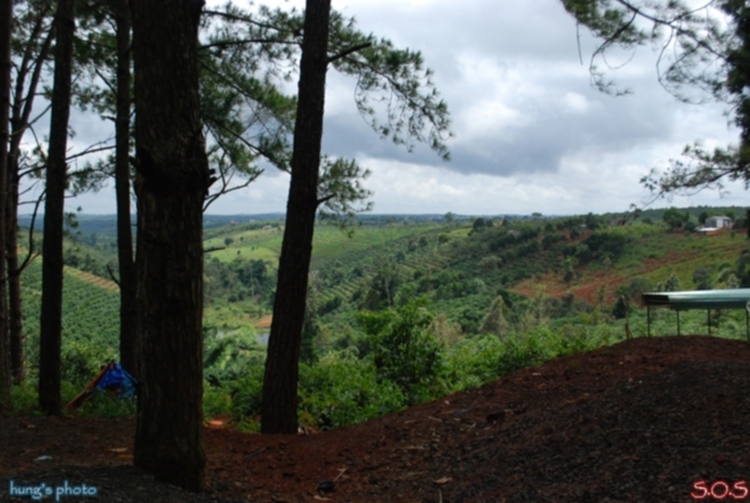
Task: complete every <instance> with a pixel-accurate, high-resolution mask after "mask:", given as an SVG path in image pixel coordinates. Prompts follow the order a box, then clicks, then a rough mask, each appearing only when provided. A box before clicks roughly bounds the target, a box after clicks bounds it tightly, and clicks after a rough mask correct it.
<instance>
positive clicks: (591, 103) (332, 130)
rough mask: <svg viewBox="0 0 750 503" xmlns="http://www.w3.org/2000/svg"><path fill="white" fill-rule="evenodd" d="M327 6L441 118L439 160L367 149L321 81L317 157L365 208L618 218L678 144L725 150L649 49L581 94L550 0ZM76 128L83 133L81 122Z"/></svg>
mask: <svg viewBox="0 0 750 503" xmlns="http://www.w3.org/2000/svg"><path fill="white" fill-rule="evenodd" d="M270 3H273V2H270ZM276 3H278V4H279V5H282V6H290V5H301V4H302V3H303V2H300V1H296V2H295V1H286V2H285V1H278V2H276ZM333 5H334V8H335V9H337V10H340V11H342V12H343V13H344V14H346V15H348V16H354V17H355V18H356V20H357V22H358V26H359V27H360V29H362V30H363V31H365V32H372V33H374V34H376V35H378V36H382V37H387V38H390V39H391V40H392V41H393V42H394V43H395V45H396V46H400V47H409V48H412V49H416V50H420V51H421V52H422V53H423V55H424V59H425V61H426V63H427V65H428V66H429V67H430V68H432V69H433V70H434V71H435V77H434V81H435V83H436V85H437V87H438V89H439V91H440V93H441V95H442V97H443V98H444V99H445V100H446V102H447V103H448V106H449V109H450V112H451V116H452V128H451V129H452V131H453V133H454V135H455V136H454V138H452V139H451V140H450V141H449V142H448V145H449V148H450V150H451V161H449V162H444V161H442V160H440V158H439V157H438V156H437V155H435V154H434V153H432V152H431V151H429V149H427V148H424V147H423V148H417V149H416V150H415V151H414V152H412V153H409V152H406V151H405V150H404V149H402V148H399V147H396V146H393V145H391V144H389V143H387V142H386V141H384V140H380V139H379V138H378V137H377V135H376V134H375V133H373V132H372V130H370V129H369V127H368V126H367V124H366V123H365V122H364V120H363V119H362V118H361V117H360V116H359V115H358V114H357V112H356V109H355V108H354V102H353V98H352V95H353V87H354V82H353V81H352V80H350V79H347V78H344V77H342V76H339V75H336V74H335V72H334V71H331V72H329V75H328V88H327V94H326V117H325V133H324V151H325V152H326V153H328V154H330V155H332V156H348V157H355V158H357V159H358V160H359V161H360V163H361V164H362V165H363V166H365V167H368V168H369V169H370V170H371V171H372V176H371V177H370V178H369V179H368V180H367V182H366V185H367V187H368V188H369V189H370V190H372V191H373V192H374V196H373V201H374V203H375V206H374V212H375V213H445V212H448V211H452V212H454V213H458V214H467V215H503V214H511V213H514V214H517V213H520V214H529V213H532V212H541V213H543V214H546V215H553V214H554V215H562V214H566V215H567V214H583V213H588V212H594V213H603V212H610V211H615V212H616V211H625V210H627V209H628V208H629V206H630V205H631V204H633V203H635V204H642V203H643V202H644V201H646V200H647V199H648V198H649V194H648V192H647V191H646V190H645V189H644V188H643V187H642V186H641V185H640V184H639V179H640V178H641V177H642V176H644V175H645V174H647V173H648V172H649V171H650V170H651V169H652V168H660V169H663V168H664V167H666V166H667V165H668V161H669V159H673V158H677V157H678V156H679V155H680V153H681V151H682V149H683V147H684V146H685V145H686V144H688V143H692V142H694V141H696V140H699V141H701V142H702V143H703V144H704V145H706V146H714V145H726V144H727V143H730V142H734V141H736V138H737V131H736V130H734V129H733V128H731V127H730V126H729V125H728V122H727V118H726V117H725V116H724V115H723V114H722V111H723V108H722V107H721V106H718V105H686V104H681V103H679V102H677V100H675V99H674V98H673V97H672V96H671V95H669V94H668V93H667V92H666V91H665V90H664V89H662V88H661V87H660V86H659V84H658V82H657V80H656V73H655V69H654V64H655V54H654V53H653V52H652V50H651V49H650V48H641V49H639V50H638V51H637V52H636V53H635V54H634V55H632V56H633V57H632V60H630V61H629V63H628V64H627V65H625V66H623V67H622V68H621V69H619V70H618V71H614V72H611V73H610V76H611V77H612V78H613V79H614V80H616V82H617V84H618V85H619V86H621V87H623V88H628V89H630V90H631V91H632V94H631V95H628V96H624V97H618V98H613V97H610V96H608V95H604V94H602V93H600V92H599V91H598V90H596V89H595V88H593V87H592V85H591V79H590V76H589V71H588V60H589V57H590V55H591V53H592V51H593V49H594V48H595V44H594V41H593V40H591V39H590V37H588V36H587V35H586V33H584V32H583V31H582V32H581V35H582V38H581V51H582V56H583V61H584V64H581V61H580V59H579V49H578V44H577V35H576V26H575V23H574V21H573V19H572V18H571V17H570V16H569V15H568V14H566V12H565V11H564V10H563V8H562V5H561V3H560V1H559V0H524V1H510V0H333ZM630 56H631V55H628V56H627V57H628V58H629V57H630ZM622 58H623V59H622V61H618V60H617V57H615V58H614V60H613V61H611V63H612V64H613V65H617V64H618V63H621V62H624V61H625V56H622ZM79 120H81V119H80V118H79ZM74 127H76V125H75V124H74ZM78 127H80V128H81V129H86V130H89V129H90V128H91V124H90V123H87V124H80V125H79V126H78ZM727 189H728V191H729V194H728V195H725V196H724V197H723V198H720V197H719V195H718V193H716V192H704V193H701V194H699V195H693V196H691V197H675V198H674V199H673V200H671V201H662V202H659V203H656V204H655V205H654V206H652V207H659V206H667V205H674V206H678V207H684V206H691V205H699V204H707V205H733V204H737V205H744V204H746V201H747V199H748V197H750V194H748V193H746V192H745V190H744V188H743V187H742V185H728V186H727ZM287 190H288V175H286V174H282V173H278V172H274V171H273V170H267V171H266V172H265V173H264V174H263V175H262V176H261V177H260V178H259V179H258V180H257V181H256V182H254V183H253V184H252V185H251V186H250V187H248V188H247V189H244V190H243V191H241V192H237V193H234V194H230V195H227V196H225V197H224V198H222V199H220V200H218V201H217V202H216V203H214V205H213V206H212V207H211V208H210V210H209V213H224V214H232V213H247V214H252V213H265V212H275V211H284V209H285V206H286V196H287ZM73 205H75V206H78V205H80V206H82V207H83V211H84V212H85V213H113V212H114V208H115V205H114V195H113V192H112V191H111V190H105V191H102V192H100V193H99V194H97V195H95V196H86V197H82V198H79V199H78V200H76V201H71V202H70V207H73Z"/></svg>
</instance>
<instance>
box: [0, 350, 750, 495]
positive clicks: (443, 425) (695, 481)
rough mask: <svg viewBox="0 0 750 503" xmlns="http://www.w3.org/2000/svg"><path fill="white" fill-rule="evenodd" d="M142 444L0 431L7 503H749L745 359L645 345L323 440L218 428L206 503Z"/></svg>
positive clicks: (48, 421)
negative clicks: (175, 482) (155, 465)
mask: <svg viewBox="0 0 750 503" xmlns="http://www.w3.org/2000/svg"><path fill="white" fill-rule="evenodd" d="M133 434H134V420H132V419H127V420H125V419H117V420H108V419H102V420H86V419H77V418H67V419H58V418H38V417H28V418H27V417H14V418H7V419H0V501H3V502H4V501H26V502H28V501H33V500H32V499H31V498H30V497H29V496H25V497H10V496H11V495H9V493H10V492H11V491H16V494H17V491H18V490H19V488H24V487H25V488H28V487H31V486H34V487H39V486H40V485H41V484H46V486H45V487H49V488H51V489H52V490H53V495H52V496H51V497H50V499H49V500H48V501H54V500H55V497H54V491H57V490H58V488H59V487H63V488H64V483H65V481H67V482H68V485H69V487H78V488H80V486H81V485H82V484H86V485H87V486H89V487H95V488H96V489H97V495H96V497H93V496H89V497H80V498H76V497H72V496H67V497H66V496H61V497H60V499H59V501H64V502H66V503H67V502H73V501H85V502H94V501H116V502H140V501H143V502H147V501H154V502H210V501H217V502H218V501H224V502H226V501H259V502H290V503H291V502H297V501H340V502H343V501H355V502H356V501H367V502H381V501H382V502H389V501H410V502H411V501H415V502H436V503H437V502H446V503H447V502H478V501H487V502H503V501H506V502H522V501H540V502H547V501H562V502H568V501H570V502H592V503H593V502H597V503H599V502H690V501H695V498H694V496H707V497H705V498H704V500H705V501H720V500H724V501H750V494H746V493H747V490H746V489H744V487H745V486H746V484H745V483H744V481H745V480H748V479H750V345H748V344H747V343H745V342H742V341H729V340H723V339H716V338H708V337H665V338H657V337H655V338H649V339H647V338H642V339H635V340H632V341H627V342H623V343H620V344H617V345H615V346H612V347H607V348H601V349H599V350H597V351H594V352H590V353H585V354H581V355H577V356H573V357H570V358H564V359H559V360H555V361H552V362H549V363H547V364H545V365H544V366H542V367H538V368H533V369H526V370H523V371H520V372H516V373H514V374H511V375H509V376H508V377H506V378H504V379H502V380H500V381H497V382H494V383H490V384H487V385H485V386H483V387H481V388H478V389H475V390H471V391H467V392H464V393H459V394H456V395H453V396H449V397H446V398H443V399H441V400H438V401H435V402H431V403H427V404H422V405H420V406H417V407H413V408H411V409H408V410H405V411H403V412H400V413H396V414H391V415H388V416H386V417H383V418H380V419H376V420H372V421H368V422H366V423H362V424H359V425H355V426H351V427H347V428H342V429H339V430H334V431H329V432H324V433H318V434H310V435H296V436H260V435H245V434H241V433H239V432H237V431H235V430H233V429H232V428H230V427H211V426H209V427H207V428H206V451H207V456H208V463H207V469H206V490H205V491H204V492H203V493H201V494H197V495H196V494H190V493H186V492H183V491H180V490H179V489H177V488H175V487H171V486H168V485H166V484H161V483H157V482H155V481H154V480H153V479H152V478H151V477H149V476H148V475H146V474H143V473H141V472H139V471H138V470H136V469H134V468H133V467H132V466H130V463H131V461H132V456H131V454H132V450H131V449H132V441H133ZM40 456H50V457H51V459H47V460H40V459H39V457H40ZM35 460H36V461H35ZM326 481H328V482H331V484H328V485H329V486H333V490H332V491H323V490H317V488H318V486H319V484H320V483H321V482H326ZM700 481H705V483H704V485H701V483H700ZM717 481H718V482H717ZM749 482H750V480H749ZM324 486H325V484H324ZM701 487H706V489H705V490H703V489H701ZM712 489H713V496H714V497H712V496H711V494H710V491H711V490H712ZM727 491H729V493H730V494H727ZM706 493H708V494H706Z"/></svg>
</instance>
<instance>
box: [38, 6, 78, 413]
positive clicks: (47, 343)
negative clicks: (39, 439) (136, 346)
mask: <svg viewBox="0 0 750 503" xmlns="http://www.w3.org/2000/svg"><path fill="white" fill-rule="evenodd" d="M55 32H56V40H57V43H56V45H55V76H54V89H53V91H52V112H51V117H50V134H49V158H48V162H47V185H46V200H45V205H44V244H43V247H42V255H43V257H44V259H43V260H42V315H41V321H40V327H39V407H40V408H41V410H42V411H43V412H45V413H47V414H50V415H57V414H60V412H61V398H60V347H61V344H62V337H61V335H62V334H61V332H62V287H63V212H64V207H65V174H66V171H67V166H66V162H65V159H66V147H67V142H68V117H69V115H70V95H71V71H72V62H73V38H74V35H75V0H60V1H59V3H58V5H57V15H56V16H55Z"/></svg>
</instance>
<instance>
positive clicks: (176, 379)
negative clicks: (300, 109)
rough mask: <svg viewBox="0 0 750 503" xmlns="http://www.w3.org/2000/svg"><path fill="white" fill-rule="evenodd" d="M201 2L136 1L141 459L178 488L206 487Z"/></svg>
mask: <svg viewBox="0 0 750 503" xmlns="http://www.w3.org/2000/svg"><path fill="white" fill-rule="evenodd" d="M202 5H203V2H202V1H195V0H189V1H186V0H169V1H166V0H165V1H161V2H152V1H150V0H131V14H132V17H131V20H132V23H133V46H132V47H133V61H134V64H135V68H134V72H135V73H134V75H135V80H134V83H135V109H136V133H135V135H136V161H135V164H136V170H137V171H138V178H137V180H136V195H137V196H138V239H137V245H136V246H137V250H136V270H137V278H138V289H137V290H138V291H137V303H138V316H137V320H138V339H139V343H140V345H141V350H140V356H141V361H140V365H139V372H140V381H141V384H142V385H141V388H140V392H139V399H138V419H137V425H136V437H135V449H134V454H135V458H134V462H135V464H136V466H139V467H141V468H144V469H146V470H147V471H150V472H151V473H153V474H154V475H155V476H156V477H157V478H158V479H159V480H164V481H167V482H170V483H172V484H175V485H178V486H180V487H183V488H186V489H189V490H193V491H198V490H200V488H201V486H202V484H203V476H204V469H205V452H204V447H203V411H202V395H203V338H202V315H203V243H202V225H203V224H202V217H203V201H204V199H205V196H206V194H207V192H208V188H209V186H210V184H211V178H210V173H209V169H208V158H207V156H206V151H205V139H204V137H203V132H202V128H201V120H200V106H199V105H200V103H199V87H198V66H197V53H198V26H199V21H200V14H201V8H202Z"/></svg>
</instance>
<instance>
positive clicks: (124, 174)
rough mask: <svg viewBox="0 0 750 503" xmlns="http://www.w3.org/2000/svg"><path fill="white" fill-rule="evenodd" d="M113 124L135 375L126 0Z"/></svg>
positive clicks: (123, 325)
mask: <svg viewBox="0 0 750 503" xmlns="http://www.w3.org/2000/svg"><path fill="white" fill-rule="evenodd" d="M115 8H116V14H115V18H116V23H117V125H116V128H115V129H116V132H115V136H116V140H115V194H116V197H117V258H118V262H119V264H120V363H121V364H122V366H123V367H124V368H125V369H127V371H128V372H130V373H131V374H132V375H134V376H136V377H137V376H138V366H137V365H138V361H137V357H136V355H137V354H138V344H137V339H136V322H135V321H136V313H137V311H136V300H135V291H136V273H135V262H134V261H133V233H132V230H131V225H130V160H129V157H130V146H129V140H130V11H129V6H128V0H118V1H117V5H116V7H115Z"/></svg>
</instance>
